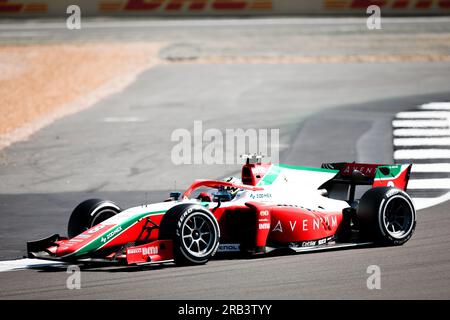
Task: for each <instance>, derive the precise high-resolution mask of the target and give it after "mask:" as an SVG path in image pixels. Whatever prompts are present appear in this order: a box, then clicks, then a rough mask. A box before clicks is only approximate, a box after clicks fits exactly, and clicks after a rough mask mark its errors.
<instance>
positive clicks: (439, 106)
mask: <svg viewBox="0 0 450 320" xmlns="http://www.w3.org/2000/svg"><path fill="white" fill-rule="evenodd" d="M419 108H420V109H422V110H450V102H431V103H427V104H423V105H421V106H420V107H419Z"/></svg>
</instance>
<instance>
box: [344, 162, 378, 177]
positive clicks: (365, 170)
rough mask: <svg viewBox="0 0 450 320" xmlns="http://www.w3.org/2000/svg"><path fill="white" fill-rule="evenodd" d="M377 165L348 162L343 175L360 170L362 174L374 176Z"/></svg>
mask: <svg viewBox="0 0 450 320" xmlns="http://www.w3.org/2000/svg"><path fill="white" fill-rule="evenodd" d="M376 169H377V166H369V165H358V164H348V165H346V166H345V168H344V171H342V174H343V175H351V174H352V172H353V171H354V170H358V171H360V172H361V173H362V174H364V175H365V176H368V177H374V176H375V171H376Z"/></svg>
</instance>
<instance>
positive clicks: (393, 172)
mask: <svg viewBox="0 0 450 320" xmlns="http://www.w3.org/2000/svg"><path fill="white" fill-rule="evenodd" d="M382 168H388V169H389V174H387V175H385V174H383V172H381V170H380V169H382ZM401 173H402V165H401V164H398V165H390V166H379V167H378V168H377V171H376V174H375V180H386V179H389V180H390V179H395V178H397V177H398V176H399V175H400V174H401Z"/></svg>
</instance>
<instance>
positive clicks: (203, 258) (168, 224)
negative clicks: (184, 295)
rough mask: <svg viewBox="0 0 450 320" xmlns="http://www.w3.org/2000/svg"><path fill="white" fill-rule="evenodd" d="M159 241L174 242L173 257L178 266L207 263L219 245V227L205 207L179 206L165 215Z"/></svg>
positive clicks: (160, 228)
mask: <svg viewBox="0 0 450 320" xmlns="http://www.w3.org/2000/svg"><path fill="white" fill-rule="evenodd" d="M159 239H161V240H172V241H173V256H174V261H175V263H176V264H177V265H200V264H205V263H206V262H208V260H209V259H210V258H211V257H212V256H213V255H214V254H215V253H216V251H217V248H218V246H219V240H220V229H219V224H218V223H217V220H216V218H215V217H214V215H213V214H212V213H211V212H210V211H209V210H208V209H206V208H205V207H203V206H200V205H195V204H180V205H177V206H175V207H173V208H171V209H170V210H169V211H167V212H166V214H165V215H164V217H163V219H162V220H161V224H160V227H159Z"/></svg>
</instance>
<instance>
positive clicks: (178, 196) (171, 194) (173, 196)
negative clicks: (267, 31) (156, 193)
mask: <svg viewBox="0 0 450 320" xmlns="http://www.w3.org/2000/svg"><path fill="white" fill-rule="evenodd" d="M180 196H181V192H171V193H170V195H169V197H170V198H172V199H173V200H178V199H179V198H180Z"/></svg>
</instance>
